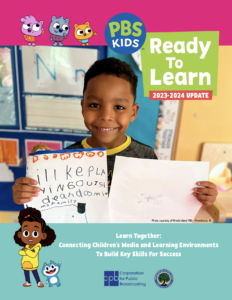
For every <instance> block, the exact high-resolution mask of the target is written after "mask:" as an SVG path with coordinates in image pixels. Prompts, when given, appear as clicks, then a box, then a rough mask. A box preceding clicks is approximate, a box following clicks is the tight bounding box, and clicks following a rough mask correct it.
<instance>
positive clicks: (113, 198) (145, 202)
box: [109, 156, 209, 223]
mask: <svg viewBox="0 0 232 300" xmlns="http://www.w3.org/2000/svg"><path fill="white" fill-rule="evenodd" d="M208 173H209V163H208V162H187V161H186V162H185V161H164V160H163V161H161V160H150V159H137V158H128V157H127V158H126V157H121V156H116V161H115V166H114V176H113V180H112V185H111V190H110V196H109V214H110V222H112V223H154V222H155V223H170V222H173V223H176V222H178V223H183V222H184V223H191V222H192V220H193V219H194V217H195V216H196V214H197V212H198V210H199V209H200V207H201V203H200V202H199V201H198V200H197V199H196V198H195V197H194V196H193V195H192V193H193V188H194V187H196V182H197V181H206V180H208Z"/></svg>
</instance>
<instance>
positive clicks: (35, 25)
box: [21, 16, 44, 46]
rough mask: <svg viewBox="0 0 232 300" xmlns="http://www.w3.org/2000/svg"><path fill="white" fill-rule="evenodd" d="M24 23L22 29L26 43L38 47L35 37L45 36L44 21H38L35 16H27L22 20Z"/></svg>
mask: <svg viewBox="0 0 232 300" xmlns="http://www.w3.org/2000/svg"><path fill="white" fill-rule="evenodd" d="M21 22H22V23H23V25H22V27H21V31H22V33H24V39H25V41H28V46H31V45H32V46H36V44H35V36H39V35H41V34H44V29H43V23H44V22H43V21H36V18H35V17H33V16H26V17H25V18H21Z"/></svg>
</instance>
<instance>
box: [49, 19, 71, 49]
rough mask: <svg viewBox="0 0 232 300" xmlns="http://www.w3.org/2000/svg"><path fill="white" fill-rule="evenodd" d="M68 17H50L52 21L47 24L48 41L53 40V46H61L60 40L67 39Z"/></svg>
mask: <svg viewBox="0 0 232 300" xmlns="http://www.w3.org/2000/svg"><path fill="white" fill-rule="evenodd" d="M69 30H70V28H69V19H64V17H60V18H56V17H55V16H53V17H52V22H51V24H50V26H49V32H50V33H51V35H50V41H54V42H55V43H54V44H53V46H63V45H64V44H63V43H62V41H63V40H64V39H67V35H68V33H69Z"/></svg>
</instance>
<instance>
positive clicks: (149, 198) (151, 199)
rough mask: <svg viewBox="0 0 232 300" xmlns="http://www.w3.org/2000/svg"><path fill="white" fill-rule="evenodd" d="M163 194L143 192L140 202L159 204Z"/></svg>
mask: <svg viewBox="0 0 232 300" xmlns="http://www.w3.org/2000/svg"><path fill="white" fill-rule="evenodd" d="M162 198H163V195H162V194H157V195H149V194H141V195H140V199H139V201H138V203H151V204H156V205H159V204H160V203H161V201H162Z"/></svg>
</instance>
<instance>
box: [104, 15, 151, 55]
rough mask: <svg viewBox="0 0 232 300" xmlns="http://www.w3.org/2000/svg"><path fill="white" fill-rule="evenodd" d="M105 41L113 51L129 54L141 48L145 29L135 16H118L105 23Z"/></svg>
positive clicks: (144, 37)
mask: <svg viewBox="0 0 232 300" xmlns="http://www.w3.org/2000/svg"><path fill="white" fill-rule="evenodd" d="M105 39H106V42H107V44H108V46H109V47H110V48H111V49H112V50H113V51H115V52H117V53H119V54H131V53H134V52H136V51H138V50H139V49H140V48H141V47H142V46H143V44H144V42H145V39H146V28H145V26H144V24H143V22H142V21H141V20H140V19H139V18H138V17H137V16H135V15H133V14H129V13H122V14H118V15H116V16H114V17H113V18H111V19H110V21H109V22H108V23H107V25H106V28H105Z"/></svg>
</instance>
